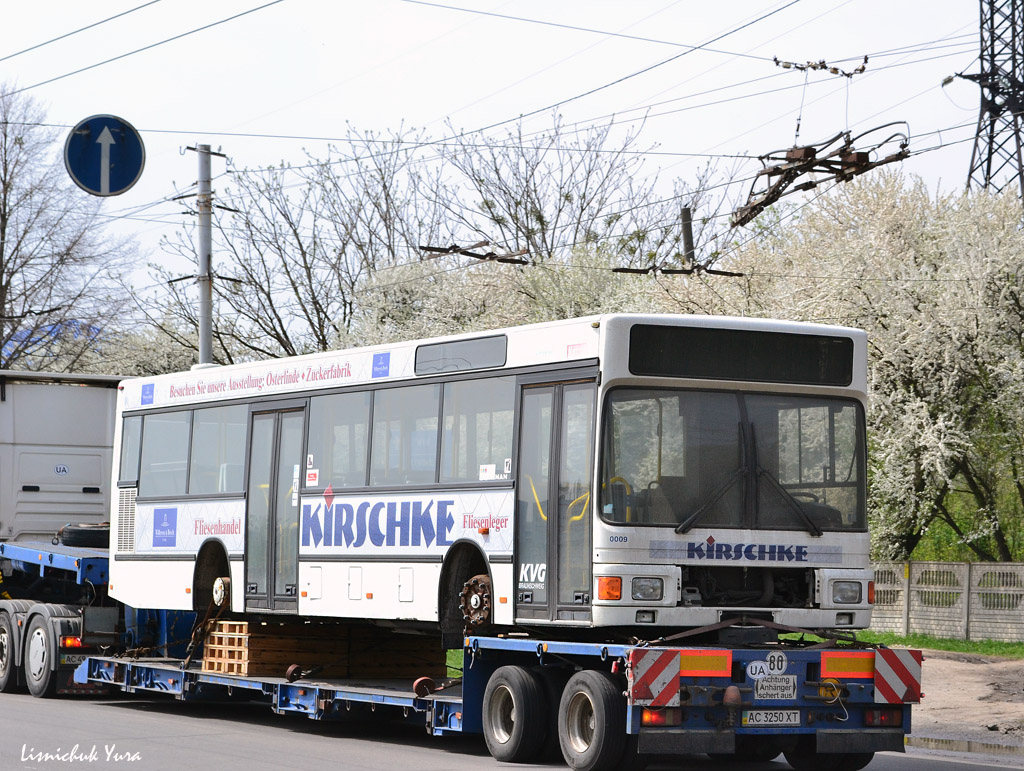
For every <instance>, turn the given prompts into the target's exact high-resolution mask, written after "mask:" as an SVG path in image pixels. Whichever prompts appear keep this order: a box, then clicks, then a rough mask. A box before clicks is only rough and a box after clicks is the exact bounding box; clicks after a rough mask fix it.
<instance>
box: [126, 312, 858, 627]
mask: <svg viewBox="0 0 1024 771" xmlns="http://www.w3.org/2000/svg"><path fill="white" fill-rule="evenodd" d="M865 370H866V338H865V335H864V333H863V332H861V331H858V330H854V329H847V328H841V327H832V326H822V325H808V324H799V323H792V322H780V321H770V320H761V319H740V318H721V317H708V316H676V315H626V314H614V315H602V316H594V317H588V318H581V319H575V320H569V321H558V322H550V323H543V324H534V325H529V326H523V327H517V328H510V329H502V330H496V331H490V332H485V333H480V334H466V335H458V336H453V337H445V338H434V339H428V340H419V341H414V342H404V343H395V344H393V345H383V346H374V347H367V348H358V349H352V350H342V351H331V352H327V353H318V354H311V355H307V356H300V357H294V358H286V359H276V360H272V361H266V362H259V363H252V364H239V365H232V366H226V367H218V368H207V369H197V370H193V371H190V372H183V373H178V374H170V375H164V376H159V377H152V378H142V379H136V380H128V381H125V382H123V383H122V384H121V396H120V400H119V405H118V420H117V427H116V435H115V445H114V446H115V450H116V454H115V457H116V458H119V462H118V463H116V464H115V465H116V466H117V468H116V470H115V471H114V483H115V485H116V488H117V489H118V491H119V495H118V496H117V500H116V501H115V502H114V503H113V510H112V512H111V517H110V519H111V529H112V533H111V547H112V557H113V559H112V563H111V566H110V594H111V595H112V596H113V597H115V598H117V599H118V600H121V601H122V602H124V603H126V604H128V605H132V606H135V607H150V608H165V609H182V610H189V609H194V610H197V611H204V610H205V609H206V608H207V607H208V603H209V602H210V599H211V596H212V591H213V586H214V583H215V581H216V579H218V578H221V577H228V578H230V584H229V586H230V589H229V591H228V595H229V597H228V600H227V601H229V602H230V610H231V611H233V612H235V613H244V614H256V615H269V614H290V615H296V616H301V617H306V618H310V617H321V618H323V617H327V618H334V619H368V620H378V621H380V622H384V623H404V624H411V625H417V624H418V625H420V626H425V627H431V628H434V629H437V626H438V625H440V629H441V631H442V632H443V633H444V635H445V640H446V644H448V645H460V644H461V639H462V635H463V633H464V631H465V629H466V628H467V625H468V628H471V629H475V630H477V631H480V630H483V629H491V628H500V629H512V628H520V629H529V628H540V627H549V628H550V627H561V628H562V632H561V633H562V634H567V635H568V634H573V633H574V632H573V630H576V631H577V632H579V630H589V629H594V628H601V629H602V633H607V634H615V633H617V632H621V633H622V634H630V635H634V634H635V635H640V636H646V638H647V639H650V638H652V637H656V636H658V635H660V634H665V633H666V630H667V629H673V628H675V629H679V628H693V627H700V626H707V625H714V624H718V623H719V622H721V621H722V620H723V619H729V618H733V617H737V616H745V617H747V618H748V619H758V620H762V619H763V620H765V621H769V622H774V623H776V624H781V625H786V626H792V627H800V628H848V629H858V628H864V627H867V626H868V624H869V622H870V613H871V596H870V595H871V594H872V590H873V583H872V580H871V579H872V573H871V571H870V569H869V563H868V533H867V522H866V513H865V468H866V460H865V443H866V440H865V422H864V407H865V398H866V394H865V391H866V371H865ZM616 630H617V631H616ZM638 630H639V631H638Z"/></svg>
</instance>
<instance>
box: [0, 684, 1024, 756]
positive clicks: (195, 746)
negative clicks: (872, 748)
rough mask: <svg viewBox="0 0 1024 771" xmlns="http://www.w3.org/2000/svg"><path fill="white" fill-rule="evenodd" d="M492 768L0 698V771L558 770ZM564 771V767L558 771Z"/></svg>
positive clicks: (374, 733) (253, 724) (325, 739)
mask: <svg viewBox="0 0 1024 771" xmlns="http://www.w3.org/2000/svg"><path fill="white" fill-rule="evenodd" d="M558 767H560V766H559V765H557V764H548V765H535V766H527V765H518V766H510V765H504V764H499V763H497V762H496V761H495V760H493V759H492V758H491V757H490V756H489V755H488V754H487V749H486V747H485V746H484V742H483V739H481V738H478V737H444V738H438V737H430V736H427V735H426V732H425V731H424V730H423V727H422V725H421V726H413V725H409V724H403V723H401V722H395V721H385V720H380V719H376V716H375V717H374V719H371V720H370V721H364V722H359V723H327V722H325V723H321V722H315V721H312V720H309V719H307V718H303V717H296V716H282V715H274V714H273V713H272V712H271V711H270V709H269V707H266V706H264V705H252V704H241V703H238V704H213V705H211V704H195V703H183V702H176V701H173V700H170V699H167V700H154V699H147V698H133V697H119V698H105V699H90V698H75V699H49V700H46V699H34V698H32V697H30V696H28V695H19V694H0V771H8V770H9V769H11V770H14V769H28V768H37V769H60V768H93V769H114V768H132V769H142V770H144V771H165V770H166V771H181V769H204V770H205V769H215V770H216V771H280V769H292V768H294V769H300V768H301V769H303V770H304V771H317V770H318V769H331V771H338V769H353V770H354V771H435V770H436V771H462V770H463V769H474V770H475V769H497V768H503V769H505V771H512V770H513V769H515V770H518V769H523V770H525V769H535V768H558ZM563 767H564V766H563ZM733 767H735V768H737V769H739V768H742V769H744V770H745V771H783V769H788V768H789V766H788V765H787V764H786V763H785V762H783V761H782V760H781V759H780V760H778V761H773V762H770V763H761V764H749V763H748V764H732V763H724V762H716V761H712V760H710V759H708V758H706V757H703V756H695V757H686V758H680V759H679V760H678V761H674V762H671V763H659V764H656V765H655V766H653V768H654V769H665V770H666V771H667V770H668V769H684V768H685V769H691V770H698V769H699V770H700V771H703V770H704V769H707V770H708V771H711V769H723V770H724V769H730V768H733ZM984 768H992V769H1006V768H1017V769H1024V755H1015V756H1003V757H989V756H981V755H971V756H967V755H959V756H958V755H954V754H951V753H936V752H930V751H920V750H915V749H911V751H910V753H909V754H907V755H899V754H888V753H887V754H880V755H878V756H876V758H875V760H874V762H872V763H871V765H870V766H869V767H868V769H869V771H931V770H932V769H941V770H942V771H961V769H962V770H963V771H968V769H970V771H978V769H984Z"/></svg>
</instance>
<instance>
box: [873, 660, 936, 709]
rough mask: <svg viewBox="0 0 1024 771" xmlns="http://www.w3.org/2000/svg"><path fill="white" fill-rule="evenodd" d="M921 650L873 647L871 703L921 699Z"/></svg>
mask: <svg viewBox="0 0 1024 771" xmlns="http://www.w3.org/2000/svg"><path fill="white" fill-rule="evenodd" d="M923 660H924V657H923V656H922V655H921V651H912V650H902V649H901V650H893V649H892V648H879V649H878V650H876V651H875V703H876V704H917V703H919V702H920V701H921V696H922V694H921V662H922V661H923Z"/></svg>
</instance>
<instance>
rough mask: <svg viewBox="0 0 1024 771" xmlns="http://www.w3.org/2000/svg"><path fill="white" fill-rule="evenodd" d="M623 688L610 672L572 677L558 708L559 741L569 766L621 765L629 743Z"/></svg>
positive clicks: (594, 770)
mask: <svg viewBox="0 0 1024 771" xmlns="http://www.w3.org/2000/svg"><path fill="white" fill-rule="evenodd" d="M622 690H623V689H622V686H621V685H620V684H619V683H618V682H617V681H616V679H615V677H614V676H613V675H612V674H610V673H608V672H599V671H596V670H584V671H582V672H577V673H576V674H575V675H573V676H572V677H571V678H569V682H568V683H567V684H566V686H565V690H564V691H563V692H562V700H561V703H560V704H559V708H558V740H559V743H560V744H561V745H562V756H563V757H564V758H565V762H566V763H568V764H569V768H572V769H576V771H605V770H606V769H613V768H618V764H619V761H621V760H622V754H623V750H624V749H625V746H626V702H625V700H624V699H623V698H622Z"/></svg>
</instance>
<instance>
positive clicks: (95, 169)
mask: <svg viewBox="0 0 1024 771" xmlns="http://www.w3.org/2000/svg"><path fill="white" fill-rule="evenodd" d="M64 165H65V166H66V167H67V170H68V174H70V175H71V179H72V180H74V182H75V184H76V185H78V186H79V187H80V188H82V190H84V191H85V192H87V193H92V194H93V195H102V196H107V195H120V194H121V193H123V192H125V191H126V190H129V189H131V187H132V185H134V184H135V183H136V182H138V181H139V177H140V176H142V167H143V166H145V165H146V149H145V148H144V147H143V146H142V137H140V136H139V132H138V131H136V130H135V128H134V127H133V126H132V124H130V123H128V121H125V120H122V119H121V118H118V117H116V116H114V115H93V116H92V117H91V118H86V119H85V120H83V121H82V122H81V123H79V124H78V125H77V126H75V127H74V128H73V129H71V133H70V134H68V139H67V142H65V143H64Z"/></svg>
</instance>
